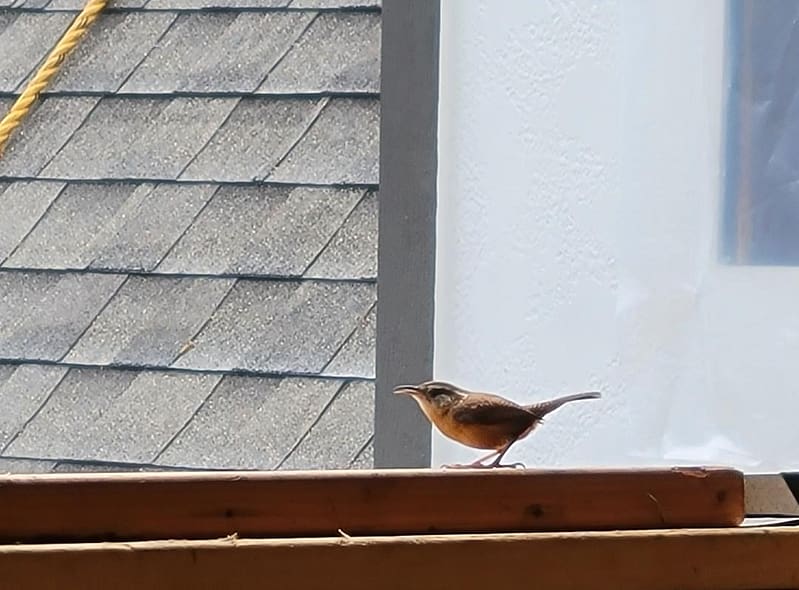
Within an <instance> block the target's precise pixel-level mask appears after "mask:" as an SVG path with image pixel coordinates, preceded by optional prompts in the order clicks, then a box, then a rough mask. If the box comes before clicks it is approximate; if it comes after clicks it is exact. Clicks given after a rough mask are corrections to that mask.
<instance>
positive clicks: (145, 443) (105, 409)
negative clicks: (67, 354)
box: [6, 369, 221, 463]
mask: <svg viewBox="0 0 799 590" xmlns="http://www.w3.org/2000/svg"><path fill="white" fill-rule="evenodd" d="M220 378H221V377H220V376H217V375H188V374H175V373H171V374H170V373H161V372H153V371H143V372H138V371H115V370H97V369H71V370H70V371H69V373H68V374H67V376H66V377H64V379H63V380H62V382H61V384H60V385H59V386H58V387H57V388H56V390H55V391H54V392H53V394H52V395H51V396H50V399H49V400H48V401H47V403H46V404H45V405H44V407H43V408H42V410H41V411H40V412H39V414H38V415H37V416H36V418H34V419H33V420H32V421H31V422H30V423H29V424H28V426H27V427H26V428H25V430H23V432H22V433H21V434H20V435H19V437H17V439H16V440H15V441H14V442H13V443H12V444H11V445H9V447H8V449H7V450H6V452H7V454H11V455H17V456H25V457H41V458H64V459H79V458H91V459H97V460H105V461H128V462H134V463H136V462H139V463H144V462H149V461H151V460H153V459H154V458H155V456H156V455H157V454H158V453H159V451H160V450H161V449H162V448H163V447H165V446H166V445H167V443H168V442H169V441H170V440H171V439H172V437H173V436H174V435H175V434H177V432H178V431H179V430H180V429H181V428H182V427H183V425H184V424H185V423H186V422H188V421H189V419H190V418H191V416H192V415H193V414H194V412H195V411H196V410H197V408H198V407H199V406H200V404H202V402H203V401H204V400H205V398H206V397H207V396H208V395H209V394H210V393H211V391H212V390H213V387H214V386H215V385H216V383H217V382H218V381H219V379H220ZM165 408H168V411H166V410H165Z"/></svg>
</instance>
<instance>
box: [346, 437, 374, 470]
mask: <svg viewBox="0 0 799 590" xmlns="http://www.w3.org/2000/svg"><path fill="white" fill-rule="evenodd" d="M374 465H375V448H374V440H372V441H370V442H369V444H368V445H366V446H365V447H364V449H363V450H362V451H361V452H360V454H359V455H358V456H357V457H356V458H355V460H354V461H353V462H352V465H351V467H352V468H353V469H373V468H374Z"/></svg>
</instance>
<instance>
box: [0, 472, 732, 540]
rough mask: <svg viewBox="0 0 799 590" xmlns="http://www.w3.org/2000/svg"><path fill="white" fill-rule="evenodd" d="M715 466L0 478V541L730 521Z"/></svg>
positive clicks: (727, 485)
mask: <svg viewBox="0 0 799 590" xmlns="http://www.w3.org/2000/svg"><path fill="white" fill-rule="evenodd" d="M743 517H744V497H743V476H742V474H741V473H740V472H738V471H735V470H732V469H722V468H674V469H644V470H626V469H609V470H584V471H567V470H547V471H544V470H532V469H529V470H521V469H518V470H517V469H497V470H473V469H469V470H450V471H438V470H382V471H379V470H378V471H313V472H221V473H146V474H145V473H103V474H91V475H89V474H80V475H66V474H57V475H54V474H47V475H8V476H4V477H0V542H32V541H48V540H50V541H54V540H106V541H109V540H129V539H164V538H184V539H201V538H214V537H223V536H226V535H229V534H232V533H238V534H239V535H241V536H250V537H281V536H282V537H287V536H288V537H299V536H325V535H334V534H336V531H337V530H339V529H341V530H343V531H344V532H346V533H348V534H360V535H364V534H373V535H380V534H392V535H393V534H416V533H430V532H440V533H479V532H513V531H554V530H607V529H643V528H676V527H720V526H736V525H738V524H740V523H741V521H742V520H743Z"/></svg>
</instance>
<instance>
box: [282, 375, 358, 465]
mask: <svg viewBox="0 0 799 590" xmlns="http://www.w3.org/2000/svg"><path fill="white" fill-rule="evenodd" d="M373 416H374V385H373V384H372V383H371V382H368V381H352V382H350V383H347V385H346V386H345V387H344V388H343V389H342V390H341V391H340V392H339V394H338V395H337V396H336V398H335V400H334V401H333V403H332V405H331V406H330V408H328V410H327V411H326V412H325V413H324V414H322V416H321V417H320V418H319V421H318V422H316V424H314V425H313V427H312V428H311V430H310V431H309V432H308V436H307V437H306V438H305V439H304V440H303V441H302V443H300V445H299V446H298V447H297V449H296V450H295V451H294V452H293V453H291V455H289V458H288V459H287V460H286V462H285V463H283V465H282V466H281V469H290V470H298V469H343V468H347V467H349V466H350V465H351V464H352V462H353V460H354V459H355V458H356V456H357V455H358V452H359V451H360V450H361V448H362V447H363V445H364V444H365V443H366V441H367V440H368V439H369V437H370V436H371V435H372V431H373Z"/></svg>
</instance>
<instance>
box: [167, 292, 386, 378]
mask: <svg viewBox="0 0 799 590" xmlns="http://www.w3.org/2000/svg"><path fill="white" fill-rule="evenodd" d="M374 299H375V288H374V285H370V284H357V283H350V284H347V283H344V284H341V283H328V282H319V283H317V282H296V283H295V282H272V281H251V280H239V282H238V283H237V284H236V286H235V287H234V288H233V290H232V291H231V292H230V294H229V295H228V297H227V298H226V299H225V301H224V302H223V303H222V305H221V306H220V307H219V309H218V310H217V311H216V313H214V315H213V316H212V317H211V319H210V321H209V322H208V324H207V325H206V326H205V327H204V328H203V330H202V332H200V334H199V335H198V336H197V337H196V338H195V342H196V347H195V348H193V349H192V350H190V351H189V352H187V353H186V354H185V355H183V356H182V357H181V358H180V359H178V360H177V362H175V363H174V366H176V367H181V368H191V369H199V370H203V369H222V370H230V369H247V370H253V371H267V372H288V373H318V372H319V371H321V370H322V368H323V367H324V366H325V365H326V364H327V362H328V361H329V360H330V357H331V356H332V355H333V353H334V352H335V351H336V350H338V349H339V347H340V346H341V345H342V344H343V342H344V341H345V340H346V338H347V337H348V336H349V335H350V334H351V333H352V331H353V329H355V327H356V326H357V325H358V322H359V321H360V319H361V318H362V317H363V316H364V315H365V314H366V312H367V310H368V309H369V307H370V306H371V305H372V304H373V303H374Z"/></svg>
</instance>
